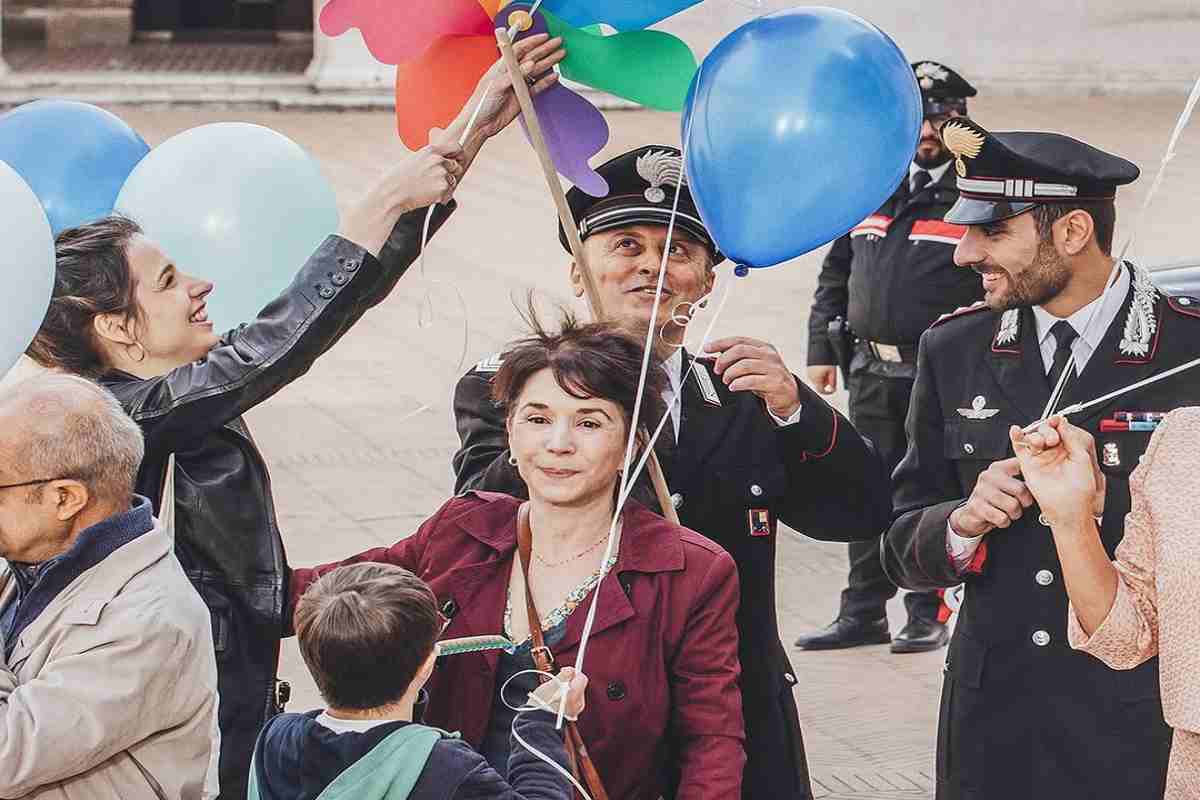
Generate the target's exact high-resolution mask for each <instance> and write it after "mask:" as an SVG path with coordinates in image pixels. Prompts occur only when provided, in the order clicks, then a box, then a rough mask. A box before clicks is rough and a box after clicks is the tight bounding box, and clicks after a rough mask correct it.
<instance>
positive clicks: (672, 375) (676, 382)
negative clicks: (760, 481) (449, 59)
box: [654, 348, 804, 442]
mask: <svg viewBox="0 0 1200 800" xmlns="http://www.w3.org/2000/svg"><path fill="white" fill-rule="evenodd" d="M662 368H663V369H664V370H666V371H667V378H668V379H669V380H670V384H671V385H670V386H669V387H668V388H667V389H665V390H664V391H663V394H662V399H663V403H665V404H666V405H667V408H668V409H670V412H671V427H672V428H673V429H674V431H675V441H676V442H678V441H679V426H680V424H681V421H680V420H681V417H680V408H681V405H682V397H683V391H682V382H683V351H682V350H680V349H679V348H676V349H675V350H674V352H672V353H671V355H670V357H668V358H667V360H666V361H664V362H663V364H662ZM696 369H706V367H705V366H704V365H703V364H697V365H696ZM714 377H715V376H714ZM716 379H717V380H719V378H716ZM672 400H675V401H676V402H671V401H672ZM763 407H764V408H766V405H765V404H764V405H763ZM803 409H804V405H803V404H801V405H800V407H799V408H797V409H796V411H795V413H793V414H792V415H791V416H790V417H788V418H787V419H784V418H782V417H777V416H775V414H774V413H773V412H772V411H771V409H769V408H767V414H769V415H770V416H771V419H773V420H774V421H775V424H776V425H780V426H782V425H792V424H794V423H795V422H796V421H797V420H799V419H800V412H801V411H802V410H803ZM654 424H655V425H656V426H657V425H658V422H655V423H654Z"/></svg>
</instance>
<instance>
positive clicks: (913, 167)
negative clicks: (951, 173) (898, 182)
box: [908, 159, 954, 192]
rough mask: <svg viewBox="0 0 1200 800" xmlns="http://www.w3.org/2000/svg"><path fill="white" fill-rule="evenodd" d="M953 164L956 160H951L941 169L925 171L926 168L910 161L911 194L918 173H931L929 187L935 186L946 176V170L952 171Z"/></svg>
mask: <svg viewBox="0 0 1200 800" xmlns="http://www.w3.org/2000/svg"><path fill="white" fill-rule="evenodd" d="M953 163H954V159H950V160H949V161H947V162H946V163H945V164H942V165H941V166H940V167H934V168H933V169H925V168H924V167H918V166H917V162H915V161H910V162H909V164H908V190H909V191H910V192H911V191H912V190H913V178H914V177H916V174H917V173H918V172H928V173H929V184H928V185H933V184H935V183H937V182H938V181H940V180H941V179H942V176H944V175H945V174H946V170H948V169H950V165H951V164H953Z"/></svg>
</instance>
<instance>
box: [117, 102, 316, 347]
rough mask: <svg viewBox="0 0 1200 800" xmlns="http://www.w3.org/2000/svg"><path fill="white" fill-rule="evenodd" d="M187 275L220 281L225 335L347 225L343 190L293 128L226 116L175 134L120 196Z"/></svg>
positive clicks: (219, 315) (219, 312) (214, 310)
mask: <svg viewBox="0 0 1200 800" xmlns="http://www.w3.org/2000/svg"><path fill="white" fill-rule="evenodd" d="M117 209H118V210H119V211H120V212H121V213H123V214H125V215H127V216H129V217H131V218H132V219H133V220H135V221H136V222H137V223H138V224H140V225H141V226H142V229H143V230H144V231H145V232H146V235H147V236H148V237H150V238H151V239H153V240H154V241H155V242H157V243H158V245H159V246H160V247H161V248H162V249H163V252H165V253H166V254H167V256H168V257H170V258H171V259H172V260H173V261H174V262H175V263H177V264H178V265H179V267H180V269H182V270H183V271H184V272H187V273H189V274H191V275H195V276H197V277H202V278H207V279H208V280H211V281H213V283H214V284H215V288H214V289H213V292H212V294H211V295H209V297H208V300H207V302H208V310H209V319H211V320H212V321H213V325H214V326H215V329H216V330H217V331H225V330H228V329H230V328H233V327H235V326H236V325H238V324H239V323H242V322H249V321H250V320H252V319H254V317H255V316H256V315H257V314H258V312H259V311H260V310H261V309H262V308H263V306H265V305H266V304H267V303H268V302H269V301H270V300H272V299H274V298H275V297H276V296H277V295H278V294H279V293H280V292H282V291H283V289H284V288H285V287H286V286H287V285H288V284H289V283H290V282H291V280H292V278H293V276H294V275H295V274H296V272H297V271H298V270H299V269H300V267H301V266H303V265H304V262H305V261H306V260H307V259H308V257H309V256H310V255H311V254H312V251H313V250H315V249H316V247H317V245H318V244H320V243H321V241H322V240H323V239H324V238H325V237H326V236H327V235H329V234H331V233H334V232H336V230H337V224H338V213H337V201H336V198H335V197H334V193H333V187H332V186H330V184H329V181H328V180H326V178H325V176H324V175H322V174H321V170H320V168H319V167H318V166H317V164H316V162H315V161H313V159H312V157H311V156H309V154H308V153H307V152H305V150H304V149H303V148H302V147H300V146H299V145H298V144H296V143H295V142H293V141H292V140H291V139H289V138H287V137H286V136H284V135H283V134H280V133H277V132H275V131H273V130H271V129H270V128H264V127H262V126H261V125H251V124H249V123H245V122H216V123H212V124H209V125H201V126H200V127H198V128H192V129H190V130H186V131H184V132H183V133H179V134H176V135H175V136H172V137H171V138H170V139H168V140H167V141H165V142H163V143H162V144H160V145H159V146H158V147H155V148H154V150H152V151H151V152H150V155H148V156H146V157H145V158H144V159H143V160H142V163H140V164H138V165H137V168H136V169H135V170H134V171H133V174H132V175H130V176H129V180H127V181H126V182H125V186H124V188H122V189H121V194H120V196H119V197H118V198H117Z"/></svg>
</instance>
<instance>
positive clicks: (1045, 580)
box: [1033, 569, 1054, 586]
mask: <svg viewBox="0 0 1200 800" xmlns="http://www.w3.org/2000/svg"><path fill="white" fill-rule="evenodd" d="M1033 579H1034V580H1035V581H1037V582H1038V586H1049V585H1050V584H1052V583H1054V573H1053V572H1051V571H1050V570H1048V569H1039V570H1038V571H1037V574H1036V575H1034V576H1033Z"/></svg>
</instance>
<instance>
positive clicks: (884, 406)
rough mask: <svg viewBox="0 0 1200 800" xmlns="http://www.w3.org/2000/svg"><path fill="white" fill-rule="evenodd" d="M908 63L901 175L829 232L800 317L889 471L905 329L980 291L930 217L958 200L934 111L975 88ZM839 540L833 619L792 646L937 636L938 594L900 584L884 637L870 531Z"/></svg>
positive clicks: (930, 645)
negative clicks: (845, 568)
mask: <svg viewBox="0 0 1200 800" xmlns="http://www.w3.org/2000/svg"><path fill="white" fill-rule="evenodd" d="M912 68H913V73H914V75H915V76H916V79H917V84H918V85H919V86H920V87H921V97H922V100H923V101H924V111H925V121H924V123H923V124H922V126H921V138H920V141H919V142H918V143H917V150H916V153H915V154H914V156H913V160H912V163H911V164H910V165H909V169H908V179H907V180H906V181H905V182H903V183H901V184H900V186H898V187H896V191H895V192H894V193H893V194H892V196H891V197H890V198H888V200H887V201H886V202H885V203H884V204H883V205H882V206H880V207H879V209H878V210H877V211H875V213H873V214H872V215H871V216H869V217H867V218H866V219H865V220H863V221H862V222H861V223H859V224H858V225H857V226H856V227H855V228H854V229H853V230H852V231H850V233H848V234H847V235H845V236H843V237H842V238H840V239H838V240H837V241H836V242H834V244H833V246H832V247H831V248H830V250H829V253H828V254H827V255H826V256H825V262H824V263H823V264H822V266H821V274H820V277H819V278H818V282H817V291H816V295H815V296H814V298H813V306H812V313H811V314H810V315H809V323H808V326H809V332H808V364H809V366H808V377H809V380H810V381H811V382H812V383H813V385H814V386H816V387H817V389H818V390H819V391H822V392H825V393H831V392H833V391H835V390H836V388H837V374H838V370H839V366H840V367H841V368H843V369H844V370H845V373H844V374H845V375H846V384H847V385H846V388H847V389H848V390H849V392H850V419H851V420H853V421H854V425H855V427H857V428H858V430H859V431H861V432H862V433H863V434H864V435H865V436H867V437H869V438H870V439H871V441H872V442H874V443H875V446H876V447H877V448H878V449H879V453H880V455H881V456H882V457H883V459H884V461H885V462H886V463H887V465H888V468H889V469H894V468H895V466H896V465H897V464H899V463H900V459H901V458H902V457H903V456H904V448H905V438H904V418H905V416H907V414H908V400H909V396H910V395H911V393H912V386H913V378H914V377H915V376H916V371H917V339H918V338H919V337H920V336H921V333H922V332H923V331H924V330H925V329H926V328H928V327H929V324H930V323H931V322H933V321H934V320H935V319H937V318H938V317H939V316H940V315H942V314H944V313H946V312H947V311H950V310H951V309H954V308H957V307H958V306H965V305H969V304H971V303H973V302H975V301H976V300H978V299H979V298H981V297H982V296H983V289H982V288H981V286H980V282H979V276H978V275H976V274H974V273H973V272H971V271H969V270H964V269H958V268H957V267H955V266H954V246H955V245H956V244H957V243H958V239H959V237H961V236H962V234H963V232H964V231H965V230H966V229H965V228H964V227H963V226H961V225H953V224H950V223H948V222H945V221H943V219H942V217H943V216H945V214H946V212H947V211H949V210H950V207H951V206H952V205H954V203H955V201H956V200H958V189H957V187H956V186H955V177H956V176H955V174H954V169H953V165H952V163H951V158H952V156H951V154H950V151H949V150H947V149H946V147H945V145H944V144H943V143H942V141H941V140H940V139H939V138H938V134H937V129H938V127H940V125H941V124H942V123H944V122H945V121H946V120H948V119H951V118H954V117H958V116H959V115H962V114H965V113H966V112H967V98H969V97H974V96H975V89H974V87H972V86H971V84H969V83H967V82H966V81H965V80H964V79H963V78H962V76H961V75H959V74H958V73H957V72H955V71H954V70H952V69H950V68H949V67H947V66H945V65H943V64H939V63H937V62H936V61H919V62H917V63H915V64H913V65H912ZM878 533H882V531H879V532H878ZM848 549H849V555H850V572H849V575H848V578H847V587H846V589H844V590H843V591H842V597H841V604H840V607H839V609H838V615H837V618H836V619H835V620H834V621H833V622H832V623H831V624H829V625H828V626H827V627H825V628H823V629H821V630H818V631H815V632H812V633H808V634H805V635H804V636H801V637H800V638H799V639H798V640H797V641H796V645H797V646H798V647H800V648H801V649H804V650H830V649H838V648H843V647H854V646H857V645H866V644H879V643H883V642H887V641H889V640H890V641H891V643H892V645H891V646H892V651H893V652H897V653H914V652H921V651H924V650H936V649H937V648H940V647H943V646H945V644H946V641H947V639H948V638H949V633H948V630H947V627H946V625H945V624H944V623H945V619H944V617H943V616H942V614H947V615H948V612H946V611H945V607H944V606H943V605H942V603H941V598H940V597H939V593H938V592H936V591H923V592H909V593H908V594H907V595H906V596H905V598H904V605H905V607H906V609H907V612H908V622H907V624H906V625H905V626H904V628H903V629H902V630H900V631H899V632H898V633H897V635H896V636H895V638H894V639H893V638H892V637H891V636H890V634H889V631H888V621H887V610H886V604H887V601H888V599H889V598H891V597H893V596H894V595H895V594H896V586H895V584H893V583H892V582H891V581H890V580H888V577H887V576H886V575H885V574H884V572H883V567H882V565H881V564H880V563H879V538H878V536H876V537H875V538H872V539H870V540H867V541H862V542H851V543H850V545H849V548H848Z"/></svg>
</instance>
